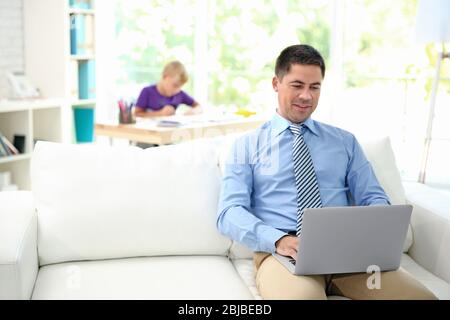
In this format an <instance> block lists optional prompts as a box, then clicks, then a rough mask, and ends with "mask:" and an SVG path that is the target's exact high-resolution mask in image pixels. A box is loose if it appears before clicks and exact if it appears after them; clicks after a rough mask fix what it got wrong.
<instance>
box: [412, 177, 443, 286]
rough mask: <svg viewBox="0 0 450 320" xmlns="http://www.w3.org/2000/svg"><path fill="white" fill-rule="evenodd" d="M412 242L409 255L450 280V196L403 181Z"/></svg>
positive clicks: (436, 273) (421, 185) (439, 275)
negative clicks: (410, 211)
mask: <svg viewBox="0 0 450 320" xmlns="http://www.w3.org/2000/svg"><path fill="white" fill-rule="evenodd" d="M404 187H405V192H406V199H407V202H408V203H410V204H412V205H413V206H414V210H413V214H412V217H411V225H412V229H413V244H412V246H411V248H410V250H409V255H410V256H411V257H412V258H413V259H414V260H415V261H416V262H417V263H419V264H420V265H421V266H422V267H424V268H425V269H427V270H428V271H430V272H432V273H433V274H435V275H436V276H438V277H440V278H442V279H444V280H445V281H447V282H449V283H450V255H449V252H450V195H447V194H445V193H444V192H442V191H439V190H436V189H433V188H430V187H428V186H426V185H423V184H419V183H404Z"/></svg>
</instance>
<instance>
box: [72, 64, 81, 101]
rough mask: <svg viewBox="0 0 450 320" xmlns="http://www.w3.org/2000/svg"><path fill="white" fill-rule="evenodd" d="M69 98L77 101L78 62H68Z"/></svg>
mask: <svg viewBox="0 0 450 320" xmlns="http://www.w3.org/2000/svg"><path fill="white" fill-rule="evenodd" d="M70 77H71V79H70V97H71V98H72V99H73V100H78V98H79V97H78V61H76V60H71V61H70Z"/></svg>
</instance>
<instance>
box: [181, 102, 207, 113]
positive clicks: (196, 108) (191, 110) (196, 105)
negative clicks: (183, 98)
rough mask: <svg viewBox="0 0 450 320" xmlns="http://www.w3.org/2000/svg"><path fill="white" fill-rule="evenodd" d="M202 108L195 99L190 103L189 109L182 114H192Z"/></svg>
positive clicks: (199, 111)
mask: <svg viewBox="0 0 450 320" xmlns="http://www.w3.org/2000/svg"><path fill="white" fill-rule="evenodd" d="M202 111H203V110H202V108H201V107H200V104H199V103H198V102H197V101H194V103H193V104H192V106H191V108H189V110H187V111H186V112H185V113H184V115H187V116H189V115H194V114H199V113H201V112H202Z"/></svg>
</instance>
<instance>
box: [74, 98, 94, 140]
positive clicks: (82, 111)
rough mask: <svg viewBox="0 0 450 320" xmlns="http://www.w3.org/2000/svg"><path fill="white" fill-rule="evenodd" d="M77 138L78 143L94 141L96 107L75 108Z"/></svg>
mask: <svg viewBox="0 0 450 320" xmlns="http://www.w3.org/2000/svg"><path fill="white" fill-rule="evenodd" d="M73 112H74V119H75V137H76V141H77V143H83V142H93V141H94V116H95V108H94V106H82V107H81V106H74V107H73Z"/></svg>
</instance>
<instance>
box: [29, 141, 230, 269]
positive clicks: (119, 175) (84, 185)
mask: <svg viewBox="0 0 450 320" xmlns="http://www.w3.org/2000/svg"><path fill="white" fill-rule="evenodd" d="M32 189H33V192H34V196H35V199H36V207H37V210H38V217H39V219H38V223H39V225H38V226H39V229H38V230H39V232H38V246H39V258H40V264H41V265H45V264H49V263H57V262H62V261H71V260H95V259H109V258H123V257H136V256H156V255H189V254H214V255H225V254H226V253H227V251H228V248H229V246H230V243H231V242H230V240H228V239H227V238H225V237H223V236H221V235H220V234H219V233H218V231H217V229H216V226H215V217H216V211H217V203H218V196H219V189H220V172H219V169H218V166H217V152H216V150H215V149H214V148H213V146H211V144H208V143H183V144H179V145H173V146H166V147H158V148H149V149H146V150H142V149H140V148H137V147H104V146H93V145H64V144H57V143H49V142H39V143H38V144H37V145H36V148H35V151H34V155H33V159H32Z"/></svg>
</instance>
